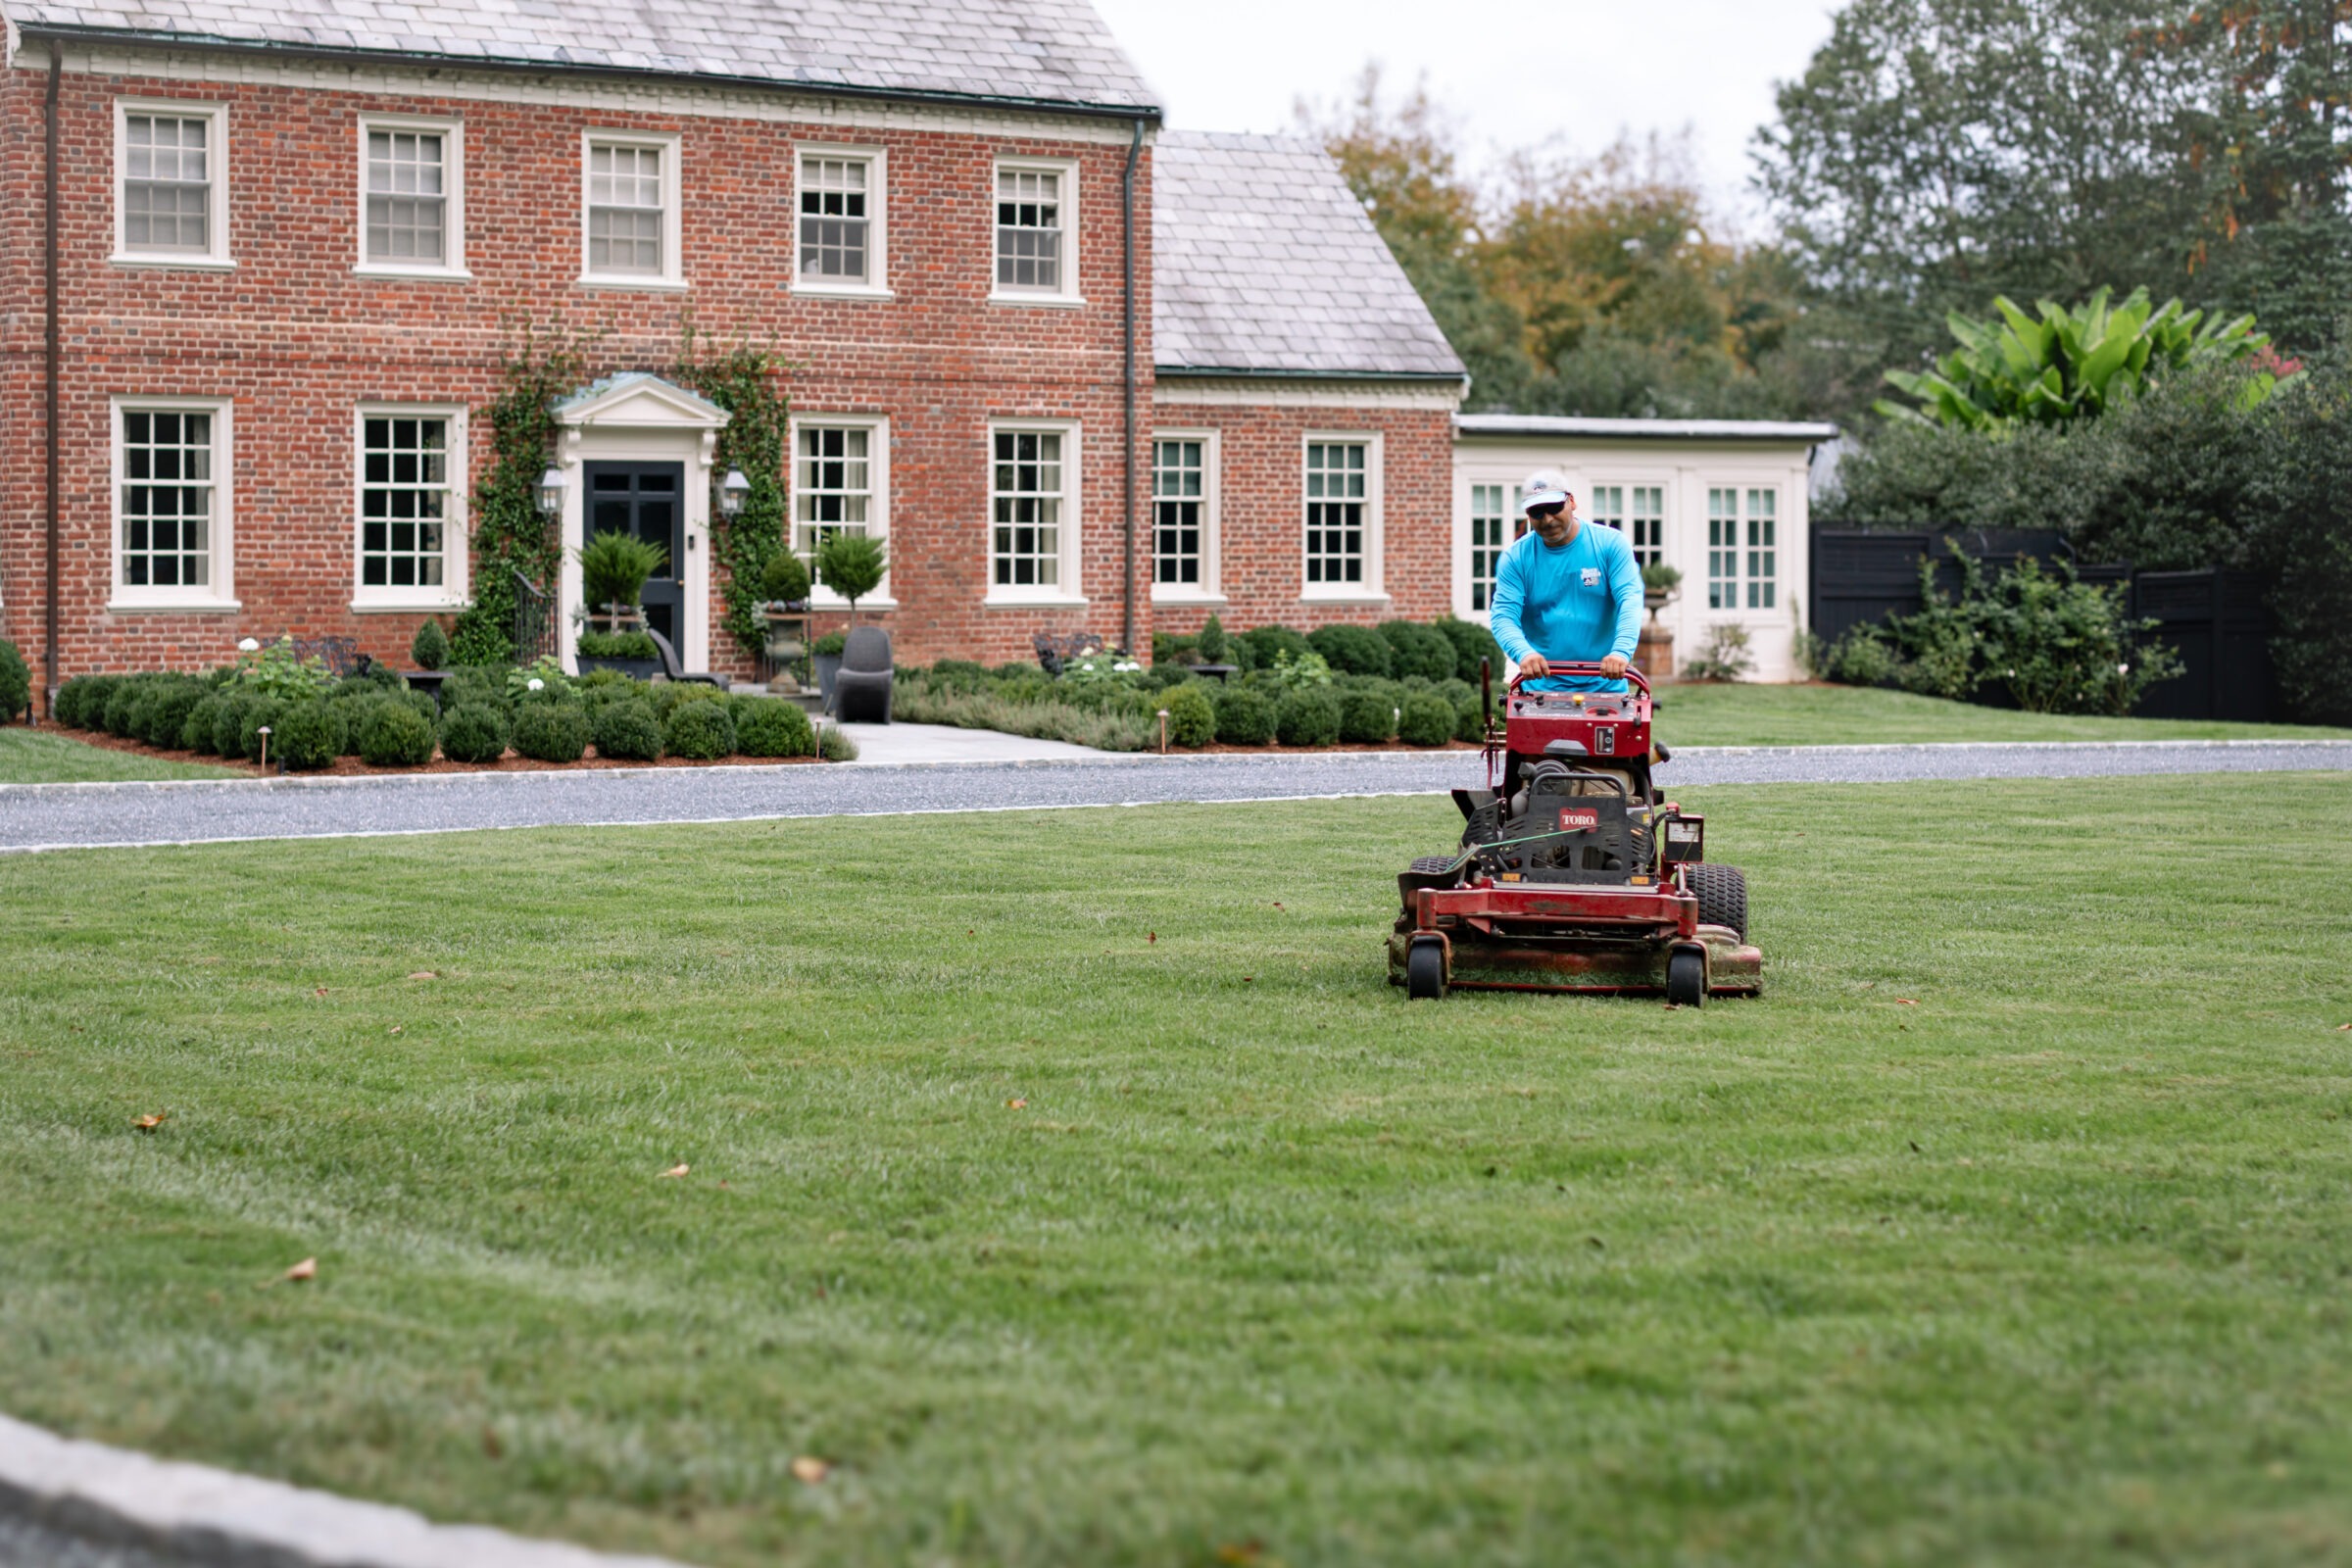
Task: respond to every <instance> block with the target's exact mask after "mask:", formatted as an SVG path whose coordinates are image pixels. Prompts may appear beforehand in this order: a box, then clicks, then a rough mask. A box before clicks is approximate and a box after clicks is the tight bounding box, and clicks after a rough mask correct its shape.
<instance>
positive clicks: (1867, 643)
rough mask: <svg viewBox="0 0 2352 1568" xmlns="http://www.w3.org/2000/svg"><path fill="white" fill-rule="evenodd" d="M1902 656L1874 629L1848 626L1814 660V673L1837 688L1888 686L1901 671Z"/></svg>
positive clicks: (1883, 635) (1883, 634) (1878, 630)
mask: <svg viewBox="0 0 2352 1568" xmlns="http://www.w3.org/2000/svg"><path fill="white" fill-rule="evenodd" d="M1901 669H1902V656H1901V655H1899V654H1897V653H1896V652H1895V651H1894V649H1892V648H1891V647H1889V646H1888V645H1887V636H1886V634H1885V633H1884V632H1882V631H1881V630H1880V629H1879V628H1878V627H1876V626H1853V627H1849V628H1848V629H1847V630H1846V632H1845V635H1843V636H1842V637H1839V638H1838V640H1837V641H1836V642H1834V643H1832V644H1830V645H1829V646H1828V647H1827V648H1824V649H1822V650H1821V651H1820V653H1819V654H1818V656H1817V658H1816V660H1815V673H1816V674H1818V675H1819V676H1820V677H1821V678H1822V679H1823V680H1828V681H1836V682H1837V683H1838V685H1840V686H1889V685H1892V684H1894V682H1895V679H1896V677H1897V675H1898V674H1899V673H1900V672H1901Z"/></svg>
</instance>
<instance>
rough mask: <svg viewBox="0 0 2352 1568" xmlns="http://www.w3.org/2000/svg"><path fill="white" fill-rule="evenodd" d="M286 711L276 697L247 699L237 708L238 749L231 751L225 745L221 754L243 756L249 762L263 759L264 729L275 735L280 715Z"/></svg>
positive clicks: (224, 755)
mask: <svg viewBox="0 0 2352 1568" xmlns="http://www.w3.org/2000/svg"><path fill="white" fill-rule="evenodd" d="M284 711H285V705H284V704H282V703H280V702H278V700H277V699H276V698H274V697H254V698H249V699H247V701H246V702H245V703H244V705H243V706H241V707H240V708H238V709H237V749H236V751H235V752H233V753H231V752H230V751H229V750H228V749H227V748H226V747H223V748H221V756H223V757H228V756H236V757H242V758H243V759H245V760H247V761H248V762H258V761H260V760H262V731H263V730H264V729H268V730H269V731H270V733H271V735H272V736H274V735H275V734H276V732H277V719H278V715H279V714H280V713H282V712H284Z"/></svg>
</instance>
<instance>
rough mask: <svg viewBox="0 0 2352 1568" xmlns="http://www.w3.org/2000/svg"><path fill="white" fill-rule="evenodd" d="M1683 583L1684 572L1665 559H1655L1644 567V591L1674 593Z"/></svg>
mask: <svg viewBox="0 0 2352 1568" xmlns="http://www.w3.org/2000/svg"><path fill="white" fill-rule="evenodd" d="M1682 585H1683V574H1682V572H1681V571H1679V570H1678V569H1676V568H1675V567H1673V566H1670V565H1668V564H1666V563H1665V562H1663V561H1653V562H1651V563H1650V564H1648V565H1646V566H1643V567H1642V591H1643V592H1644V593H1653V594H1665V593H1672V592H1673V591H1674V590H1675V589H1677V588H1680V587H1681V586H1682Z"/></svg>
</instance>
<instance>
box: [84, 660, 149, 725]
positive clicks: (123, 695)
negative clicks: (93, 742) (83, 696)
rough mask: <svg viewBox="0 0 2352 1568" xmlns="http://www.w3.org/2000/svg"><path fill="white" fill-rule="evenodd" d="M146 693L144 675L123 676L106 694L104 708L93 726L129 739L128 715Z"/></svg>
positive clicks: (133, 710) (136, 708)
mask: <svg viewBox="0 0 2352 1568" xmlns="http://www.w3.org/2000/svg"><path fill="white" fill-rule="evenodd" d="M146 695H147V681H146V679H145V677H143V676H138V675H131V676H126V677H124V678H123V680H122V681H120V682H118V683H117V684H116V686H115V689H114V690H113V691H110V692H108V693H107V694H106V708H105V711H103V712H101V713H100V714H99V716H98V723H97V724H96V725H95V726H93V727H94V728H98V729H103V730H105V731H106V732H107V733H108V734H109V735H114V736H118V737H120V738H122V739H124V740H127V739H129V738H130V715H131V714H132V713H133V712H135V711H137V710H138V705H139V699H140V698H142V697H144V696H146Z"/></svg>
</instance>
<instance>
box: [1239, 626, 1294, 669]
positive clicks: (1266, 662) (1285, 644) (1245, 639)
mask: <svg viewBox="0 0 2352 1568" xmlns="http://www.w3.org/2000/svg"><path fill="white" fill-rule="evenodd" d="M1233 642H1234V651H1235V652H1236V653H1240V652H1242V651H1243V650H1245V649H1246V650H1248V658H1246V659H1243V660H1241V661H1239V662H1241V663H1242V664H1244V665H1245V666H1247V667H1248V668H1250V669H1270V668H1272V667H1273V664H1274V656H1275V655H1276V654H1280V653H1288V654H1289V655H1290V656H1291V657H1292V658H1293V659H1297V658H1298V657H1299V655H1301V654H1305V653H1308V652H1311V651H1312V646H1313V645H1311V644H1310V643H1308V642H1307V640H1306V634H1305V633H1304V632H1301V631H1295V630H1293V629H1292V628H1291V627H1289V626H1252V627H1250V630H1248V631H1246V632H1244V633H1242V634H1241V635H1240V636H1239V637H1236V638H1234V639H1233Z"/></svg>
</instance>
